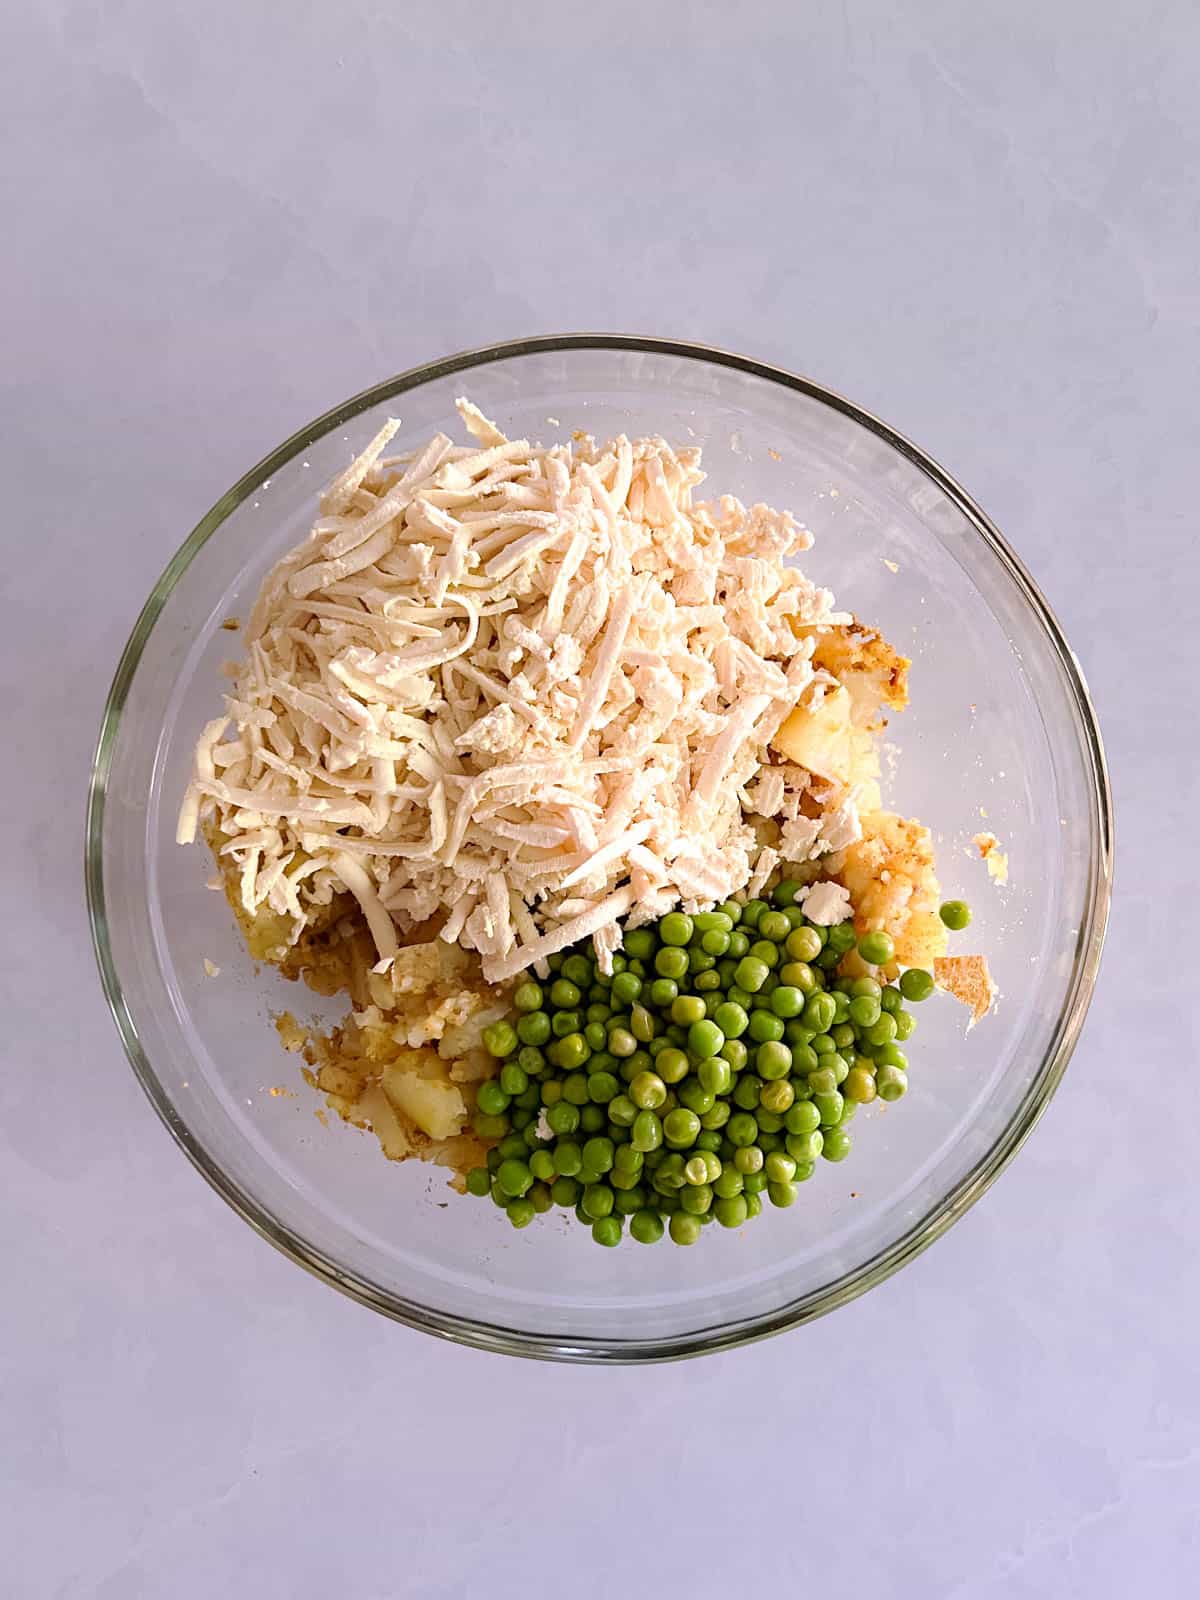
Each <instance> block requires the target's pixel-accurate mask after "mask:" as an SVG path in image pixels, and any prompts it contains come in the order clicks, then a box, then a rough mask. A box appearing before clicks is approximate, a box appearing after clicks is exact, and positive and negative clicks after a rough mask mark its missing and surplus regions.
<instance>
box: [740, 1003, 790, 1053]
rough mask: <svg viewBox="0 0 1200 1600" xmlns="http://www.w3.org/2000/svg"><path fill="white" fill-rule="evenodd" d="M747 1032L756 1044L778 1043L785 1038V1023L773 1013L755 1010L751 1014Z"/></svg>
mask: <svg viewBox="0 0 1200 1600" xmlns="http://www.w3.org/2000/svg"><path fill="white" fill-rule="evenodd" d="M747 1032H748V1033H749V1036H750V1038H751V1039H753V1041H754V1043H755V1044H766V1043H767V1042H768V1040H770V1041H774V1042H778V1041H779V1040H780V1039H782V1038H783V1021H782V1019H781V1018H779V1017H777V1016H776V1015H775V1013H774V1012H773V1011H764V1010H761V1009H760V1010H755V1011H752V1012H751V1013H750V1026H749V1028H748V1029H747Z"/></svg>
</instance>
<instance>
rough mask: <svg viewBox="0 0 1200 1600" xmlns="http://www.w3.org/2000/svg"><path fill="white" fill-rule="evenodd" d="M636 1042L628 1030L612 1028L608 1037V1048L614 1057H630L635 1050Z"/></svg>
mask: <svg viewBox="0 0 1200 1600" xmlns="http://www.w3.org/2000/svg"><path fill="white" fill-rule="evenodd" d="M637 1047H638V1041H637V1039H636V1037H635V1036H634V1035H633V1034H632V1033H630V1031H629V1029H628V1028H613V1029H612V1031H611V1032H610V1033H609V1036H608V1048H609V1049H610V1050H611V1051H612V1053H613V1055H614V1056H618V1057H620V1056H631V1055H633V1054H634V1052H635V1051H636V1050H637Z"/></svg>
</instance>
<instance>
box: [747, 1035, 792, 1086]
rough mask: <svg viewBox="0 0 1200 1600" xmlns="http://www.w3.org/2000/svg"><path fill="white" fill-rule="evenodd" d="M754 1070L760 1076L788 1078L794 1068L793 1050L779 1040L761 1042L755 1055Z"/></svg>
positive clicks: (768, 1078)
mask: <svg viewBox="0 0 1200 1600" xmlns="http://www.w3.org/2000/svg"><path fill="white" fill-rule="evenodd" d="M754 1070H755V1072H757V1073H758V1075H759V1077H760V1078H765V1079H767V1080H770V1079H773V1078H786V1077H787V1075H788V1073H789V1072H790V1071H791V1070H792V1052H791V1051H790V1050H789V1049H788V1047H787V1045H785V1044H781V1043H780V1042H779V1041H778V1040H775V1039H772V1040H768V1041H767V1042H766V1043H765V1044H760V1045H759V1047H758V1049H757V1051H756V1052H755V1055H754Z"/></svg>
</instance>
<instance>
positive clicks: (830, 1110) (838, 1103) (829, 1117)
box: [815, 1089, 846, 1129]
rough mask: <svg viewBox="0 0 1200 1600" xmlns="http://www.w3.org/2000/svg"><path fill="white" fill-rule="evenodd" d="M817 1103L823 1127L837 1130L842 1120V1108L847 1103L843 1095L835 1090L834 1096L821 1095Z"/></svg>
mask: <svg viewBox="0 0 1200 1600" xmlns="http://www.w3.org/2000/svg"><path fill="white" fill-rule="evenodd" d="M815 1103H816V1107H817V1110H818V1111H819V1112H820V1113H821V1126H822V1127H823V1128H826V1129H828V1128H836V1127H837V1125H838V1123H839V1122H840V1121H841V1120H842V1108H843V1107H844V1105H845V1103H846V1102H845V1100H844V1099H843V1098H842V1095H841V1093H840V1092H839V1091H838V1090H837V1089H835V1090H834V1091H833V1093H832V1094H819V1095H817V1096H816V1097H815Z"/></svg>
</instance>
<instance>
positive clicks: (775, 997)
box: [771, 983, 804, 1020]
mask: <svg viewBox="0 0 1200 1600" xmlns="http://www.w3.org/2000/svg"><path fill="white" fill-rule="evenodd" d="M771 1010H772V1011H773V1012H774V1013H775V1015H776V1016H777V1017H784V1018H787V1019H789V1020H790V1019H791V1018H792V1017H798V1016H800V1014H801V1013H802V1012H803V1010H804V991H803V990H802V989H799V988H797V987H796V986H795V985H794V984H790V983H781V984H780V985H779V987H778V989H774V990H772V992H771Z"/></svg>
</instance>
